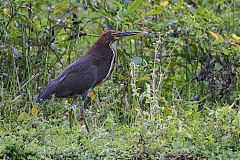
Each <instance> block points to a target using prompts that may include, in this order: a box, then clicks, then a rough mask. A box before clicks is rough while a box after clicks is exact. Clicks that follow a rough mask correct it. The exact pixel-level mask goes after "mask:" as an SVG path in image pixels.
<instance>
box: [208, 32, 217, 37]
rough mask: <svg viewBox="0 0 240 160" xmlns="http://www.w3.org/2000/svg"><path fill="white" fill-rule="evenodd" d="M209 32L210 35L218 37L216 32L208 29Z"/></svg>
mask: <svg viewBox="0 0 240 160" xmlns="http://www.w3.org/2000/svg"><path fill="white" fill-rule="evenodd" d="M209 34H210V35H211V37H213V38H215V39H217V38H218V34H217V33H214V32H212V31H209Z"/></svg>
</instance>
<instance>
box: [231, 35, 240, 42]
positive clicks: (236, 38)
mask: <svg viewBox="0 0 240 160" xmlns="http://www.w3.org/2000/svg"><path fill="white" fill-rule="evenodd" d="M232 38H233V39H234V40H236V41H239V40H240V37H239V36H237V35H236V34H235V33H233V34H232Z"/></svg>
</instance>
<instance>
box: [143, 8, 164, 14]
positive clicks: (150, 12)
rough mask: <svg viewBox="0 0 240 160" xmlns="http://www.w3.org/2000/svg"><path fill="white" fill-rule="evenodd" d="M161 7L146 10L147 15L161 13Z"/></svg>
mask: <svg viewBox="0 0 240 160" xmlns="http://www.w3.org/2000/svg"><path fill="white" fill-rule="evenodd" d="M162 11H163V10H162V9H161V8H160V7H158V8H156V9H152V10H150V11H148V12H147V13H146V15H147V16H152V15H156V14H161V13H162Z"/></svg>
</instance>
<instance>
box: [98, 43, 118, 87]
mask: <svg viewBox="0 0 240 160" xmlns="http://www.w3.org/2000/svg"><path fill="white" fill-rule="evenodd" d="M102 55H104V56H101V57H100V58H99V59H98V65H97V68H98V81H97V84H99V83H102V82H104V81H105V80H107V78H108V77H109V76H110V75H111V73H112V71H113V68H114V66H115V62H116V52H115V50H114V48H113V47H112V46H111V45H109V47H108V49H106V50H105V53H103V54H102ZM97 84H96V85H97Z"/></svg>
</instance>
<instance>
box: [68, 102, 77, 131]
mask: <svg viewBox="0 0 240 160" xmlns="http://www.w3.org/2000/svg"><path fill="white" fill-rule="evenodd" d="M75 100H76V98H73V100H72V102H71V104H70V107H71V109H70V111H69V126H70V128H71V129H72V125H73V120H72V111H73V112H74V117H75V115H76V112H77V110H76V107H75V106H73V103H74V101H75Z"/></svg>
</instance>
